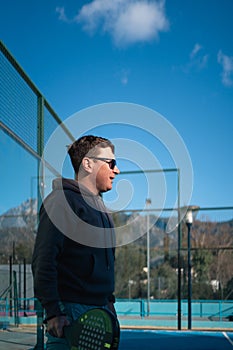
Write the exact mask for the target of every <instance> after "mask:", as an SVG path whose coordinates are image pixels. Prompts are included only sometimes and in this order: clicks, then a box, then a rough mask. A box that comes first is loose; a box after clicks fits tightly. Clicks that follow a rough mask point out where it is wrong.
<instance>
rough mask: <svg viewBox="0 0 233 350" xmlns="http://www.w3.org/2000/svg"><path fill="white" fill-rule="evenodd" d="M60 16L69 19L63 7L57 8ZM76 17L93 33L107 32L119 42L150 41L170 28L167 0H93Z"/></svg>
mask: <svg viewBox="0 0 233 350" xmlns="http://www.w3.org/2000/svg"><path fill="white" fill-rule="evenodd" d="M56 11H57V12H58V13H59V14H60V16H59V19H60V20H64V21H66V22H67V21H68V18H67V16H66V15H65V11H64V8H57V9H56ZM73 21H75V22H77V23H79V24H81V25H82V26H83V29H84V30H85V31H87V32H89V33H92V34H94V33H95V31H97V30H99V29H100V30H101V31H103V32H104V33H108V34H109V35H110V36H111V37H112V38H113V40H114V42H115V44H116V45H118V46H125V45H129V44H134V43H137V42H148V41H151V40H153V39H155V38H158V36H159V33H160V32H162V31H166V30H168V29H169V21H168V19H167V17H166V14H165V0H156V1H155V0H154V1H151V0H93V1H91V2H90V3H88V4H86V5H84V6H83V7H82V8H81V9H80V11H79V13H78V14H77V16H76V17H75V18H74V19H73Z"/></svg>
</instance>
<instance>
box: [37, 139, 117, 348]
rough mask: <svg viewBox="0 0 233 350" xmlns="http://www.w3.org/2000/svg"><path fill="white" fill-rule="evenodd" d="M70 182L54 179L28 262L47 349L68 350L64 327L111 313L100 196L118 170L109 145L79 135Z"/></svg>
mask: <svg viewBox="0 0 233 350" xmlns="http://www.w3.org/2000/svg"><path fill="white" fill-rule="evenodd" d="M68 153H69V156H70V159H71V163H72V166H73V168H74V172H75V179H74V180H72V179H56V180H54V182H53V191H52V192H51V193H50V195H49V196H48V197H47V198H46V199H45V201H44V203H43V205H42V207H41V210H40V221H39V226H38V233H37V237H36V243H35V248H34V252H33V259H32V271H33V276H34V290H35V297H36V298H38V299H39V300H40V302H41V303H42V306H43V307H44V309H45V312H46V320H45V322H46V323H47V336H48V341H47V349H50V350H52V349H56V350H58V349H64V350H65V349H66V350H67V349H69V347H68V344H67V342H66V339H65V338H64V337H63V335H64V334H63V327H64V326H67V325H69V324H70V323H71V322H72V321H74V320H75V319H77V318H78V317H79V316H80V315H81V314H82V313H83V312H85V311H87V310H88V309H90V308H93V307H104V308H105V307H106V308H108V309H110V310H111V311H112V312H113V313H115V309H114V305H113V303H114V295H113V292H114V229H113V222H112V219H111V217H110V215H109V214H108V213H107V210H106V208H105V207H104V204H103V201H102V198H101V196H100V194H101V193H102V192H106V191H109V190H111V189H112V183H113V180H114V178H115V176H116V175H117V174H119V172H120V171H119V169H118V168H117V166H116V161H115V157H114V146H113V144H112V143H111V142H110V141H109V140H107V139H105V138H102V137H96V136H84V137H81V138H80V139H78V140H77V141H75V142H74V143H73V144H72V145H71V146H70V147H69V149H68Z"/></svg>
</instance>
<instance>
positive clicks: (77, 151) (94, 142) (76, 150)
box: [68, 135, 114, 174]
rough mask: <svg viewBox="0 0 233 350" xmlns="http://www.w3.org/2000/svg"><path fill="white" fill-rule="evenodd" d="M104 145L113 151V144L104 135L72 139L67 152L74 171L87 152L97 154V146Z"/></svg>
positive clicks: (101, 146) (103, 146)
mask: <svg viewBox="0 0 233 350" xmlns="http://www.w3.org/2000/svg"><path fill="white" fill-rule="evenodd" d="M106 147H110V148H111V150H112V152H113V153H114V145H113V144H112V143H111V141H109V140H108V139H105V138H104V137H100V136H93V135H87V136H82V137H80V138H79V139H78V140H76V141H74V142H73V143H72V144H71V145H70V146H69V147H68V154H69V156H70V160H71V163H72V166H73V168H74V171H75V173H76V174H77V173H78V171H79V167H80V165H81V163H82V160H83V158H84V157H85V156H86V155H87V154H88V155H89V156H97V153H98V151H97V150H98V148H106Z"/></svg>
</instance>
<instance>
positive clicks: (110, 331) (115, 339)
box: [65, 309, 119, 350]
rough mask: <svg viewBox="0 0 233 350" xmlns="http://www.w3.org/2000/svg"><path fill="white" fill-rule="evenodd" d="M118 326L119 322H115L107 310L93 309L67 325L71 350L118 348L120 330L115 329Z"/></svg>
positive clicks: (66, 332)
mask: <svg viewBox="0 0 233 350" xmlns="http://www.w3.org/2000/svg"><path fill="white" fill-rule="evenodd" d="M115 322H116V321H115ZM116 326H118V324H117V323H116V325H115V324H114V322H113V320H112V316H111V315H110V314H109V313H108V312H107V311H106V310H104V309H91V310H89V311H87V312H85V313H84V314H83V315H81V316H80V317H79V318H78V319H77V320H76V321H74V322H73V324H72V325H71V326H70V327H66V330H65V335H66V338H67V340H68V342H69V344H70V346H71V350H107V349H117V348H118V343H119V331H118V330H117V332H116V330H115V329H114V328H115V327H116Z"/></svg>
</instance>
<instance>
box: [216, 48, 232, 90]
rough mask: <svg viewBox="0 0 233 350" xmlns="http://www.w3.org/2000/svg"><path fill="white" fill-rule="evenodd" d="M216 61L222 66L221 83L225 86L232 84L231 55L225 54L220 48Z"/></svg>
mask: <svg viewBox="0 0 233 350" xmlns="http://www.w3.org/2000/svg"><path fill="white" fill-rule="evenodd" d="M218 63H219V64H221V66H222V69H223V71H222V74H221V75H222V83H223V84H224V85H225V86H233V57H232V56H227V55H224V54H223V53H222V51H221V50H220V51H219V52H218Z"/></svg>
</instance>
